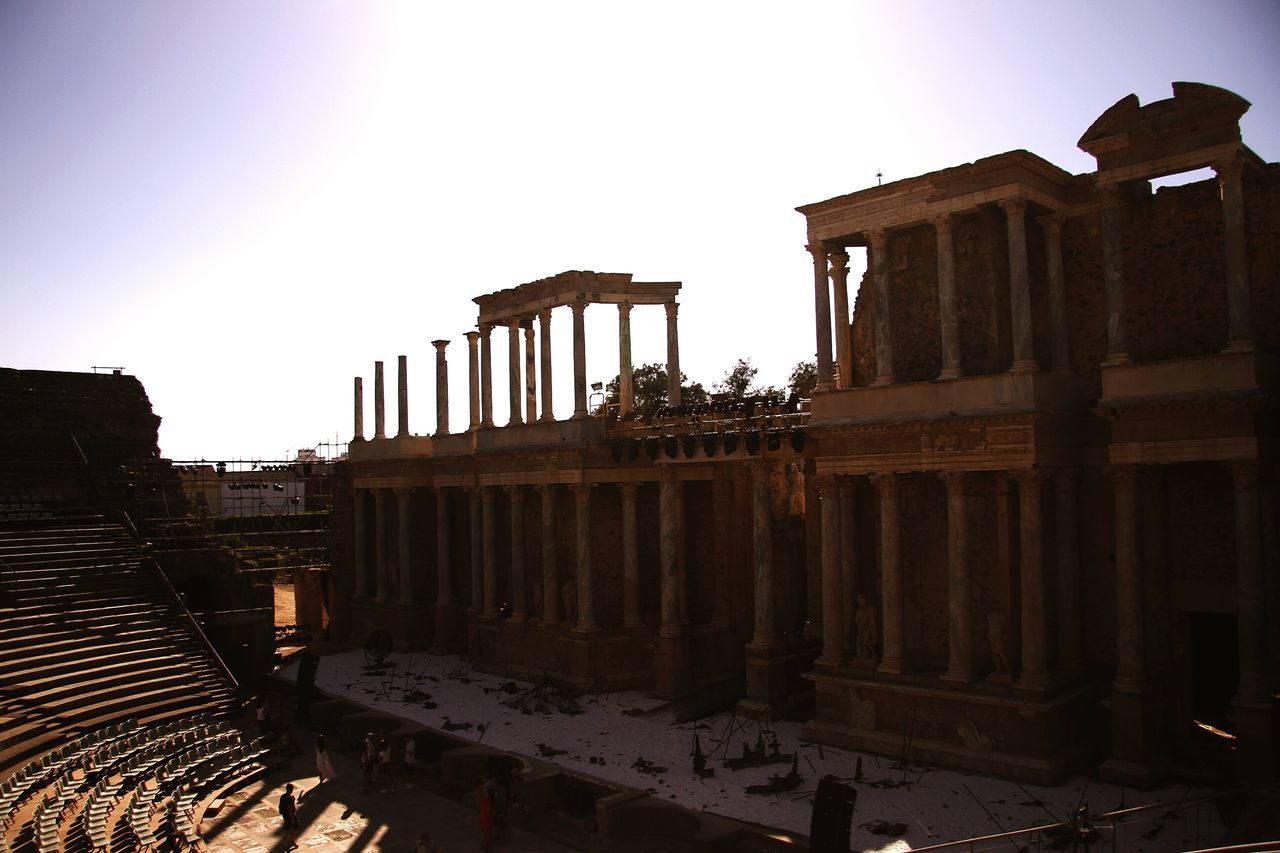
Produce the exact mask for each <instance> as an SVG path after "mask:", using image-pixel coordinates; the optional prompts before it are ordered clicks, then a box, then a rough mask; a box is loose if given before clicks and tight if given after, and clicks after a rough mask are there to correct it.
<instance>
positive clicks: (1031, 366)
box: [1009, 358, 1040, 373]
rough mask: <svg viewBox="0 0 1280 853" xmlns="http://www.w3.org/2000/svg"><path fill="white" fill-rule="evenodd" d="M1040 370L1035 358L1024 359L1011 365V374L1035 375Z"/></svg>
mask: <svg viewBox="0 0 1280 853" xmlns="http://www.w3.org/2000/svg"><path fill="white" fill-rule="evenodd" d="M1039 369H1040V365H1039V363H1037V362H1036V360H1035V359H1034V358H1022V359H1018V360H1017V361H1015V362H1014V363H1013V364H1011V365H1009V372H1010V373H1035V372H1036V371H1037V370H1039Z"/></svg>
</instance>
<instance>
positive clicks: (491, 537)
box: [480, 486, 501, 619]
mask: <svg viewBox="0 0 1280 853" xmlns="http://www.w3.org/2000/svg"><path fill="white" fill-rule="evenodd" d="M480 506H481V512H480V517H481V529H482V535H483V536H484V610H483V611H481V613H480V616H481V617H482V618H484V619H497V618H498V605H499V604H500V603H501V602H499V601H498V553H497V549H496V548H494V547H493V544H494V543H495V542H497V541H498V536H497V529H496V528H497V519H496V518H495V517H494V512H493V489H490V488H487V487H485V486H481V487H480Z"/></svg>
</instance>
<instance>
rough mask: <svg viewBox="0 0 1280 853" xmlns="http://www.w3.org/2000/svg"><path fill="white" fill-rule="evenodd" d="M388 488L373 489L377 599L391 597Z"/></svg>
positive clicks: (374, 561)
mask: <svg viewBox="0 0 1280 853" xmlns="http://www.w3.org/2000/svg"><path fill="white" fill-rule="evenodd" d="M386 497H387V490H386V489H374V490H373V566H374V571H375V572H376V573H377V577H375V578H374V581H375V584H376V588H377V592H376V593H375V594H374V596H373V598H374V600H375V601H386V600H387V599H388V598H390V597H391V589H390V586H391V578H389V577H388V576H387V511H386V510H387V507H386Z"/></svg>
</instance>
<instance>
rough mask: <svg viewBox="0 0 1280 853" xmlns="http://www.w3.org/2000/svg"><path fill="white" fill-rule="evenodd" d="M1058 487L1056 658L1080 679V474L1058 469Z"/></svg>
mask: <svg viewBox="0 0 1280 853" xmlns="http://www.w3.org/2000/svg"><path fill="white" fill-rule="evenodd" d="M1054 479H1055V480H1056V482H1057V487H1058V494H1057V497H1058V506H1057V519H1058V656H1059V659H1060V660H1061V663H1062V669H1063V670H1064V671H1065V672H1067V673H1068V674H1070V675H1079V674H1080V672H1081V671H1082V670H1083V668H1084V641H1083V637H1082V635H1081V621H1080V532H1079V527H1078V523H1077V515H1078V514H1077V510H1076V500H1077V494H1078V493H1079V483H1080V472H1079V470H1078V469H1076V468H1059V469H1058V470H1057V471H1055V472H1054Z"/></svg>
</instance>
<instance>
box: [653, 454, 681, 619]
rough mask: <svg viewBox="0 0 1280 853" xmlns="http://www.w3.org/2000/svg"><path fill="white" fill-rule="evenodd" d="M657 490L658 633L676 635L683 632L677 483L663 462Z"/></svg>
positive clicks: (669, 467)
mask: <svg viewBox="0 0 1280 853" xmlns="http://www.w3.org/2000/svg"><path fill="white" fill-rule="evenodd" d="M659 476H660V477H661V481H660V484H659V492H658V521H659V529H660V533H659V540H658V546H659V551H660V555H661V561H662V567H661V568H662V572H661V574H662V625H661V627H660V628H659V630H658V636H660V637H679V636H681V635H682V634H684V626H682V625H681V624H680V590H679V588H678V587H677V582H678V580H679V579H678V577H677V560H676V549H677V547H678V545H679V541H680V537H679V532H678V531H677V529H676V528H677V522H676V490H677V489H678V488H679V487H680V484H679V482H678V481H677V480H676V474H675V471H674V470H672V468H671V466H669V465H666V466H663V467H662V468H661V471H660V473H659Z"/></svg>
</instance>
